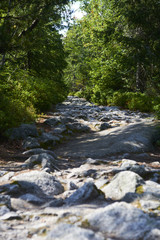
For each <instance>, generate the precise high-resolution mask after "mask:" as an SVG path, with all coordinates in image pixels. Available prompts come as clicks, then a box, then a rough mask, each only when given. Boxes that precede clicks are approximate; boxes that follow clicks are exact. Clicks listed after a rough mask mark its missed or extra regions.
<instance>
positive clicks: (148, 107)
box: [107, 92, 153, 112]
mask: <svg viewBox="0 0 160 240" xmlns="http://www.w3.org/2000/svg"><path fill="white" fill-rule="evenodd" d="M107 102H108V103H109V104H110V105H116V106H120V107H123V108H128V109H130V110H140V111H141V112H151V111H153V103H152V98H151V97H149V96H148V95H146V94H144V93H138V92H135V93H134V92H114V93H113V96H110V97H109V99H108V101H107Z"/></svg>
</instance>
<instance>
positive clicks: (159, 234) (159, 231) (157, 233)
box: [144, 228, 160, 240]
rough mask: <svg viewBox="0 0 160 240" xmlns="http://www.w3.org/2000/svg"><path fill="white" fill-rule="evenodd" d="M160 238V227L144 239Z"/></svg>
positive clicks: (156, 239) (157, 239)
mask: <svg viewBox="0 0 160 240" xmlns="http://www.w3.org/2000/svg"><path fill="white" fill-rule="evenodd" d="M159 239H160V229H157V228H155V229H152V230H151V231H150V232H149V233H148V234H147V236H146V237H145V238H144V240H159Z"/></svg>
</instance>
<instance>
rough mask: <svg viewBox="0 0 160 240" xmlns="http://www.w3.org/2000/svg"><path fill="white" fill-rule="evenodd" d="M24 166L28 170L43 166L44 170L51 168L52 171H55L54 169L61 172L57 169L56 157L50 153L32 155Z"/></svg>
mask: <svg viewBox="0 0 160 240" xmlns="http://www.w3.org/2000/svg"><path fill="white" fill-rule="evenodd" d="M24 165H25V166H26V167H28V168H33V167H34V166H35V165H41V167H42V169H45V168H49V170H50V171H54V169H57V170H59V169H58V168H57V167H56V162H55V159H54V157H52V156H51V155H50V154H48V153H41V154H36V155H32V156H31V157H30V158H28V159H27V160H26V161H25V162H24Z"/></svg>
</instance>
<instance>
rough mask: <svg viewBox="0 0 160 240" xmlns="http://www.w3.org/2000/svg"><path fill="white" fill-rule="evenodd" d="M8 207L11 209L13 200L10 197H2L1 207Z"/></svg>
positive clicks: (0, 196) (0, 199)
mask: <svg viewBox="0 0 160 240" xmlns="http://www.w3.org/2000/svg"><path fill="white" fill-rule="evenodd" d="M3 205H6V206H7V207H8V208H11V198H10V196H8V195H0V206H3Z"/></svg>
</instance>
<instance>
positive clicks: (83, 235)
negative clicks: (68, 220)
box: [46, 223, 104, 240]
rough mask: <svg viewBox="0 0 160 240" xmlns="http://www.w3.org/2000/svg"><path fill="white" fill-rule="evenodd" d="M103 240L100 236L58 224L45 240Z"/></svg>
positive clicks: (78, 228) (89, 231)
mask: <svg viewBox="0 0 160 240" xmlns="http://www.w3.org/2000/svg"><path fill="white" fill-rule="evenodd" d="M67 239H68V240H104V237H103V236H102V235H101V234H98V233H94V232H93V231H92V230H89V229H83V228H80V227H77V226H74V225H70V224H63V223H62V224H59V225H57V226H56V227H55V228H54V229H53V230H51V232H50V233H49V234H48V235H47V237H46V240H67Z"/></svg>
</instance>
